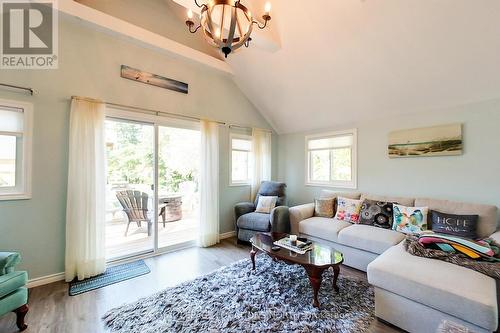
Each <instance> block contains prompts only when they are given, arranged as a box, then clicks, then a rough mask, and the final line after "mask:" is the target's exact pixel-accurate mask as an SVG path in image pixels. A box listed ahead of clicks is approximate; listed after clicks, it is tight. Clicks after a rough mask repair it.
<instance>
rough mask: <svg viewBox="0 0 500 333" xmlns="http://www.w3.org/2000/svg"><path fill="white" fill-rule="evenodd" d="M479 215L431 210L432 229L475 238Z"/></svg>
mask: <svg viewBox="0 0 500 333" xmlns="http://www.w3.org/2000/svg"><path fill="white" fill-rule="evenodd" d="M478 219H479V215H454V214H446V213H441V212H438V211H436V210H431V221H432V231H434V232H437V233H442V234H448V235H454V236H459V237H463V238H470V239H476V238H477V234H476V229H477V221H478Z"/></svg>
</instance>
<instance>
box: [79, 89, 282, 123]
mask: <svg viewBox="0 0 500 333" xmlns="http://www.w3.org/2000/svg"><path fill="white" fill-rule="evenodd" d="M71 98H72V99H78V100H84V101H89V102H95V103H104V104H106V105H109V106H114V107H117V108H122V109H128V110H134V111H136V112H140V113H145V114H153V115H156V116H170V117H176V118H184V119H190V120H196V121H200V120H209V121H213V122H215V123H217V124H219V125H224V126H226V125H227V126H228V127H238V128H244V129H252V127H249V126H240V125H234V124H228V123H226V122H223V121H219V120H211V119H205V118H199V117H193V116H186V115H183V114H179V113H173V112H166V111H159V110H153V109H147V108H143V107H138V106H131V105H125V104H118V103H112V102H105V101H102V100H100V99H95V98H90V97H81V96H71ZM258 129H260V130H263V131H269V132H272V131H271V130H269V129H264V128H258Z"/></svg>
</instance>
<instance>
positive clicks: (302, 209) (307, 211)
mask: <svg viewBox="0 0 500 333" xmlns="http://www.w3.org/2000/svg"><path fill="white" fill-rule="evenodd" d="M313 215H314V203H308V204H304V205H300V206H295V207H290V229H291V230H290V233H291V234H292V235H298V234H299V223H300V221H302V220H305V219H308V218H310V217H313Z"/></svg>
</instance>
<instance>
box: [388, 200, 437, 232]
mask: <svg viewBox="0 0 500 333" xmlns="http://www.w3.org/2000/svg"><path fill="white" fill-rule="evenodd" d="M393 209H394V222H393V224H392V229H393V230H396V231H399V232H402V233H405V234H418V233H421V232H422V231H425V230H427V212H428V211H429V208H428V207H406V206H402V205H396V204H395V205H394V208H393Z"/></svg>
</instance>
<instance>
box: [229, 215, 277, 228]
mask: <svg viewBox="0 0 500 333" xmlns="http://www.w3.org/2000/svg"><path fill="white" fill-rule="evenodd" d="M236 225H237V226H238V228H243V229H250V230H257V231H269V229H270V227H271V222H270V215H269V214H264V213H255V212H254V213H248V214H245V215H242V216H240V218H239V219H238V221H237V222H236Z"/></svg>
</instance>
